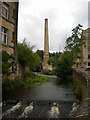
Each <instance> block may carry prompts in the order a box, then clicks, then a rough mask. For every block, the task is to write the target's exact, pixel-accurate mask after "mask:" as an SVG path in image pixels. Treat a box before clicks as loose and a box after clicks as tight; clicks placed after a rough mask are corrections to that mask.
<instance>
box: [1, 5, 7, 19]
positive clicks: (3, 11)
mask: <svg viewBox="0 0 90 120" xmlns="http://www.w3.org/2000/svg"><path fill="white" fill-rule="evenodd" d="M2 16H3V17H4V18H6V19H8V6H7V5H5V4H3V6H2Z"/></svg>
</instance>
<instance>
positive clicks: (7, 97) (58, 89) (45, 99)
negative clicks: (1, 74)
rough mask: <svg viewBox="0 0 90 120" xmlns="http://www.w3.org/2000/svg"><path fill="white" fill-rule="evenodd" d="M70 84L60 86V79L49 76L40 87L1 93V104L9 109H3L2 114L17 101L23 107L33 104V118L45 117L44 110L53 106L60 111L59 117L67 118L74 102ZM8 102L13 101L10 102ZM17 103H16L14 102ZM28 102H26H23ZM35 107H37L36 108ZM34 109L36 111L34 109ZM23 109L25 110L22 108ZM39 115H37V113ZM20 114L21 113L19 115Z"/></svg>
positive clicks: (74, 97) (48, 109)
mask: <svg viewBox="0 0 90 120" xmlns="http://www.w3.org/2000/svg"><path fill="white" fill-rule="evenodd" d="M76 100H77V99H76V96H75V95H74V91H73V87H72V84H70V83H69V84H66V85H65V84H61V82H60V79H59V78H57V77H56V76H50V77H49V81H48V82H47V83H44V84H42V85H38V86H35V87H31V88H18V89H16V90H13V91H9V92H6V93H3V102H4V103H5V102H6V101H9V102H6V103H9V104H10V105H9V107H6V108H5V107H3V112H5V111H7V109H9V108H10V107H12V106H13V105H15V104H16V103H17V102H18V101H24V102H23V104H25V107H26V106H27V105H29V103H31V102H33V103H34V112H33V115H31V116H34V117H43V118H44V117H46V116H47V115H45V113H47V112H45V110H46V111H50V109H51V108H52V106H53V105H54V104H57V105H58V108H59V109H61V110H60V111H61V113H62V114H60V115H59V117H68V115H69V112H70V110H71V109H72V104H73V103H74V102H75V101H76ZM10 101H14V102H11V103H12V104H11V103H10ZM15 101H17V102H15ZM25 101H28V102H25ZM36 106H37V107H36ZM35 108H36V109H35ZM24 109H25V108H24ZM38 111H39V112H40V111H42V112H40V114H39V112H38ZM20 114H21V113H20Z"/></svg>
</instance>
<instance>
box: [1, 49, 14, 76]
mask: <svg viewBox="0 0 90 120" xmlns="http://www.w3.org/2000/svg"><path fill="white" fill-rule="evenodd" d="M11 58H12V56H11V55H9V54H8V53H7V52H6V51H2V73H3V74H8V73H9V72H10V70H9V68H10V67H11V62H10V60H11Z"/></svg>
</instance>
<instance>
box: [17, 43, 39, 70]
mask: <svg viewBox="0 0 90 120" xmlns="http://www.w3.org/2000/svg"><path fill="white" fill-rule="evenodd" d="M17 52H18V60H19V63H20V64H21V65H22V66H23V68H25V67H28V68H29V69H30V70H33V69H34V68H35V67H36V66H37V64H39V62H40V59H39V56H38V55H36V54H35V53H33V51H32V47H30V46H29V45H27V43H26V42H24V43H18V44H17Z"/></svg>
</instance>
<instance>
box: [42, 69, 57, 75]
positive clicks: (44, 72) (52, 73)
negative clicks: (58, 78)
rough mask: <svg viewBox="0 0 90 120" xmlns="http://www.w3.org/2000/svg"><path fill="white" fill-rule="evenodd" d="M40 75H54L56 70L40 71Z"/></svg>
mask: <svg viewBox="0 0 90 120" xmlns="http://www.w3.org/2000/svg"><path fill="white" fill-rule="evenodd" d="M42 73H43V74H46V75H56V70H55V69H54V70H48V69H44V70H42Z"/></svg>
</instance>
